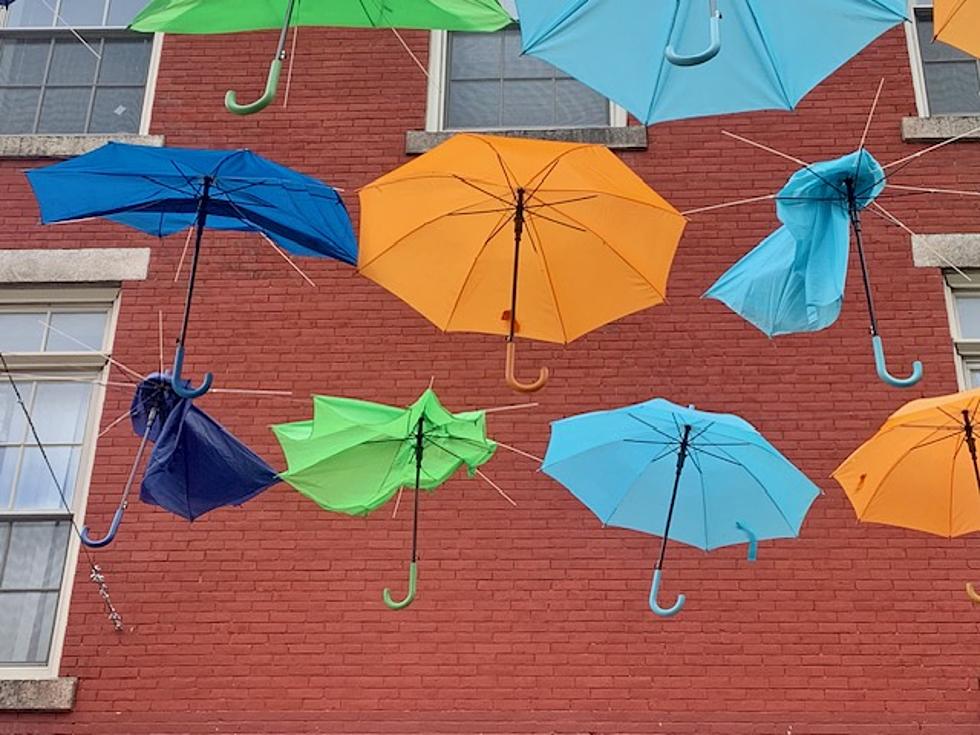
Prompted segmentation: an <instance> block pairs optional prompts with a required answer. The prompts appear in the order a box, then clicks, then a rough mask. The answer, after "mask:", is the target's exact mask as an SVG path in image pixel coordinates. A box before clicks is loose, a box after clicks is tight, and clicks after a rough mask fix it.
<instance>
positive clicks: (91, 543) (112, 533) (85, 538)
mask: <svg viewBox="0 0 980 735" xmlns="http://www.w3.org/2000/svg"><path fill="white" fill-rule="evenodd" d="M126 505H127V504H126V503H125V502H124V503H122V504H120V506H119V507H118V508H116V513H115V515H114V516H112V523H110V524H109V531H108V532H107V533H106V535H105V536H103V537H102V538H100V539H93V538H92V537H91V536H89V534H88V526H85V527H84V528H82V532H81V533H80V534H79V539H80V540H81V542H82V543H83V544H85V545H86V546H88V547H89V548H90V549H101V548H102V547H103V546H108V545H109V544H111V543H112V541H113V539H115V538H116V533H117V532H118V531H119V524H120V523H122V519H123V513H125V512H126Z"/></svg>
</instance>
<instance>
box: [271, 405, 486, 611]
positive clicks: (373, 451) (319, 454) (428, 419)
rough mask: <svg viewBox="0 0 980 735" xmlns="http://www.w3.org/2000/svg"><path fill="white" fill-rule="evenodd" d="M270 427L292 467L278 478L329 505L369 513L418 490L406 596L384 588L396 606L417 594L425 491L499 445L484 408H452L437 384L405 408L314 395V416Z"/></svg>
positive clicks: (470, 466)
mask: <svg viewBox="0 0 980 735" xmlns="http://www.w3.org/2000/svg"><path fill="white" fill-rule="evenodd" d="M272 430H273V432H274V433H275V435H276V438H277V439H278V440H279V444H280V445H281V446H282V451H283V454H284V455H285V457H286V463H287V467H288V469H287V471H286V472H283V473H282V474H281V475H280V477H281V478H282V479H283V481H285V482H287V483H288V484H290V485H292V486H293V487H294V488H296V489H297V490H298V491H299V492H301V493H302V494H303V495H306V496H307V497H308V498H310V499H312V500H313V501H315V502H316V503H317V504H318V505H320V507H322V508H325V509H326V510H329V511H333V512H335V513H343V514H345V515H352V516H360V515H365V514H367V513H370V512H371V511H372V510H374V509H375V508H377V507H379V506H380V505H382V504H384V503H385V502H387V501H388V500H389V499H390V498H391V497H392V496H393V495H394V494H395V493H396V492H397V491H399V490H400V489H401V488H403V487H411V488H414V490H415V495H414V503H413V508H414V510H413V517H412V555H411V563H410V566H409V579H408V594H407V595H406V596H405V597H404V598H403V599H401V600H397V601H396V600H394V599H393V598H392V597H391V592H390V591H389V590H388V589H387V588H386V589H385V590H384V595H383V599H384V603H385V605H387V606H388V607H389V608H391V609H393V610H398V609H401V608H404V607H407V606H408V605H409V604H411V602H412V600H414V599H415V592H416V583H417V580H418V568H417V562H418V528H419V525H418V522H419V496H420V492H419V491H420V490H435V489H436V488H437V487H439V486H440V485H442V484H443V483H444V482H446V480H448V479H449V478H450V477H451V476H452V475H453V474H455V472H456V470H458V469H459V468H460V467H462V466H463V465H465V466H466V467H467V469H468V470H469V471H470V472H471V473H473V472H477V471H478V470H477V468H478V467H480V465H482V464H483V463H484V462H486V461H487V460H489V459H490V457H492V456H493V453H494V451H495V450H496V448H497V446H496V444H495V443H494V442H492V441H490V440H489V439H487V432H486V416H485V412H483V411H468V412H465V413H458V414H453V413H450V412H449V411H447V410H446V409H445V408H443V406H442V404H441V403H440V402H439V399H438V398H437V397H436V394H435V393H434V392H433V391H432V389H431V388H430V389H428V390H426V391H425V392H424V393H423V394H422V395H421V396H420V397H419V399H418V400H417V401H415V403H413V404H412V405H411V406H409V407H407V408H397V407H394V406H385V405H382V404H379V403H371V402H368V401H358V400H353V399H349V398H334V397H329V396H314V398H313V418H312V419H311V420H308V421H299V422H294V423H288V424H279V425H277V426H273V427H272Z"/></svg>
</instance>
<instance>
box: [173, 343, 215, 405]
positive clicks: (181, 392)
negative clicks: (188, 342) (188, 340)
mask: <svg viewBox="0 0 980 735" xmlns="http://www.w3.org/2000/svg"><path fill="white" fill-rule="evenodd" d="M183 367H184V345H181V346H180V347H178V348H177V352H176V353H174V371H173V375H171V376H170V387H171V388H173V389H174V393H176V394H177V395H178V396H180V397H181V398H200V397H201V396H203V395H204V394H205V393H207V392H208V391H209V390H211V383H212V382H214V375H212V374H211V373H205V374H204V380H203V381H202V382H201V385H200V387H198V388H191V387H190V385H185V384H184V379H183V378H182V377H180V371H181V369H182V368H183Z"/></svg>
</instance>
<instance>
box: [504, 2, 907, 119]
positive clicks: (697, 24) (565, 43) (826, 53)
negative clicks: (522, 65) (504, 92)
mask: <svg viewBox="0 0 980 735" xmlns="http://www.w3.org/2000/svg"><path fill="white" fill-rule="evenodd" d="M517 7H518V11H519V13H520V19H521V36H522V38H523V46H524V52H525V53H527V54H530V55H532V56H537V57H540V58H542V59H544V60H545V61H548V62H550V63H551V64H554V65H555V66H557V67H558V68H560V69H563V70H564V71H565V72H567V73H568V74H571V75H572V76H573V77H575V78H576V79H578V80H579V81H581V82H582V83H584V84H586V85H588V86H589V87H592V88H593V89H594V90H596V91H597V92H599V93H600V94H603V95H605V96H606V97H608V98H610V99H612V100H613V101H615V102H618V103H619V104H620V105H622V106H623V107H625V108H626V109H627V110H629V111H630V112H631V113H633V115H635V116H636V117H637V118H638V119H639V120H641V121H642V122H644V123H646V124H648V125H649V124H651V123H655V122H662V121H664V120H679V119H683V118H689V117H702V116H705V115H721V114H726V113H730V112H746V111H749V110H767V109H783V110H791V109H793V108H794V107H796V105H797V104H798V103H799V101H800V100H801V99H803V97H804V96H806V94H807V93H808V92H809V91H810V90H811V89H813V88H814V87H816V86H817V85H818V84H819V83H820V82H821V81H823V80H824V79H826V78H827V77H828V76H830V74H831V73H833V72H834V71H835V70H836V69H837V68H838V67H840V66H842V65H843V64H844V63H846V62H847V61H848V60H849V59H851V58H852V57H853V56H854V55H856V54H857V53H858V52H860V51H861V49H863V48H864V47H865V46H867V45H868V44H869V43H871V42H872V41H874V40H875V39H876V38H878V36H880V35H881V34H882V33H884V32H885V31H887V30H889V29H890V28H894V27H895V26H897V25H898V24H900V23H902V22H904V21H906V20H908V18H907V17H906V14H905V11H906V0H517Z"/></svg>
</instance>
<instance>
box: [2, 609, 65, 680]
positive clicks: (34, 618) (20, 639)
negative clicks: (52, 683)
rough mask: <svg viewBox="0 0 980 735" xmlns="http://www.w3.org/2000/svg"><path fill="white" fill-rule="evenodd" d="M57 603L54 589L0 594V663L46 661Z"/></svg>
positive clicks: (38, 662) (35, 662) (37, 662)
mask: <svg viewBox="0 0 980 735" xmlns="http://www.w3.org/2000/svg"><path fill="white" fill-rule="evenodd" d="M57 606H58V593H57V592H4V593H2V594H0V665H2V664H12V663H13V664H44V663H46V662H47V660H48V649H49V648H50V646H51V633H52V631H53V630H54V615H55V610H56V608H57Z"/></svg>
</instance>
